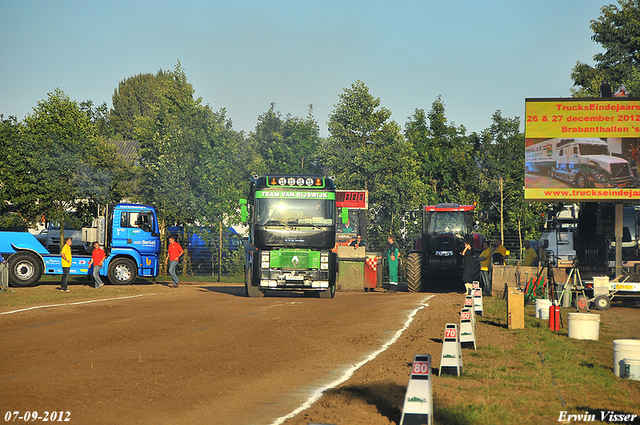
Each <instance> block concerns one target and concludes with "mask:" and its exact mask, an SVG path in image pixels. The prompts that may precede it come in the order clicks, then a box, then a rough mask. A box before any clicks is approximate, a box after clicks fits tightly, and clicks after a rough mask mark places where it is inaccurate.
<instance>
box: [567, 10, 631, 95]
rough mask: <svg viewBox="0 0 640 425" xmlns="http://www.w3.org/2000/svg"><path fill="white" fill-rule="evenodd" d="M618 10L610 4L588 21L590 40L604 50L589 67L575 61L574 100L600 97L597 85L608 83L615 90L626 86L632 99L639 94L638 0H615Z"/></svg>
mask: <svg viewBox="0 0 640 425" xmlns="http://www.w3.org/2000/svg"><path fill="white" fill-rule="evenodd" d="M618 3H619V5H620V7H618V6H616V5H613V4H610V5H606V6H603V7H602V8H601V9H600V16H599V17H598V19H596V20H592V21H591V26H590V27H591V29H592V30H593V32H594V35H593V36H592V37H591V38H592V40H593V41H595V42H596V43H599V44H601V45H602V47H603V48H604V52H602V53H598V54H596V55H594V57H593V60H594V61H595V62H596V64H595V66H594V67H592V66H590V65H587V64H585V63H582V62H577V63H576V66H575V67H574V68H573V72H572V73H571V78H572V79H573V81H574V87H577V88H574V89H572V90H571V91H572V92H573V95H574V96H576V97H599V95H600V83H602V82H603V81H608V82H609V83H610V84H611V86H612V88H614V90H615V89H616V88H618V87H619V86H620V85H621V84H625V86H626V88H627V89H628V90H629V91H630V93H631V95H632V96H638V95H640V92H639V91H638V86H639V85H640V79H639V78H638V73H637V70H638V67H639V66H640V37H639V36H638V34H640V0H618Z"/></svg>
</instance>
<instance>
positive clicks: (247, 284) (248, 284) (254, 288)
mask: <svg viewBox="0 0 640 425" xmlns="http://www.w3.org/2000/svg"><path fill="white" fill-rule="evenodd" d="M254 283H255V282H254V277H253V264H252V263H250V264H248V265H247V266H246V267H245V269H244V292H245V295H246V296H247V297H249V298H262V297H264V296H265V293H266V291H263V290H261V289H260V286H258V285H253V284H254Z"/></svg>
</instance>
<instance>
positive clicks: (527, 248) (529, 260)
mask: <svg viewBox="0 0 640 425" xmlns="http://www.w3.org/2000/svg"><path fill="white" fill-rule="evenodd" d="M524 253H525V254H524V260H522V265H523V266H528V267H531V266H535V265H536V263H537V261H536V260H537V259H538V254H537V253H536V250H535V249H533V248H531V242H529V241H524Z"/></svg>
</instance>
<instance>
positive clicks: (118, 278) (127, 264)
mask: <svg viewBox="0 0 640 425" xmlns="http://www.w3.org/2000/svg"><path fill="white" fill-rule="evenodd" d="M136 277H138V269H137V267H136V265H135V264H134V263H133V261H131V260H129V259H128V258H116V259H115V260H113V261H112V262H111V264H109V281H110V282H111V283H113V284H114V285H131V284H132V283H133V281H134V280H136Z"/></svg>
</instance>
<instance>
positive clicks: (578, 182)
mask: <svg viewBox="0 0 640 425" xmlns="http://www.w3.org/2000/svg"><path fill="white" fill-rule="evenodd" d="M574 184H575V186H576V187H579V188H581V189H583V188H585V187H587V186H588V185H589V183H588V180H587V176H585V175H584V174H583V173H578V174H576V178H575V179H574Z"/></svg>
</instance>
